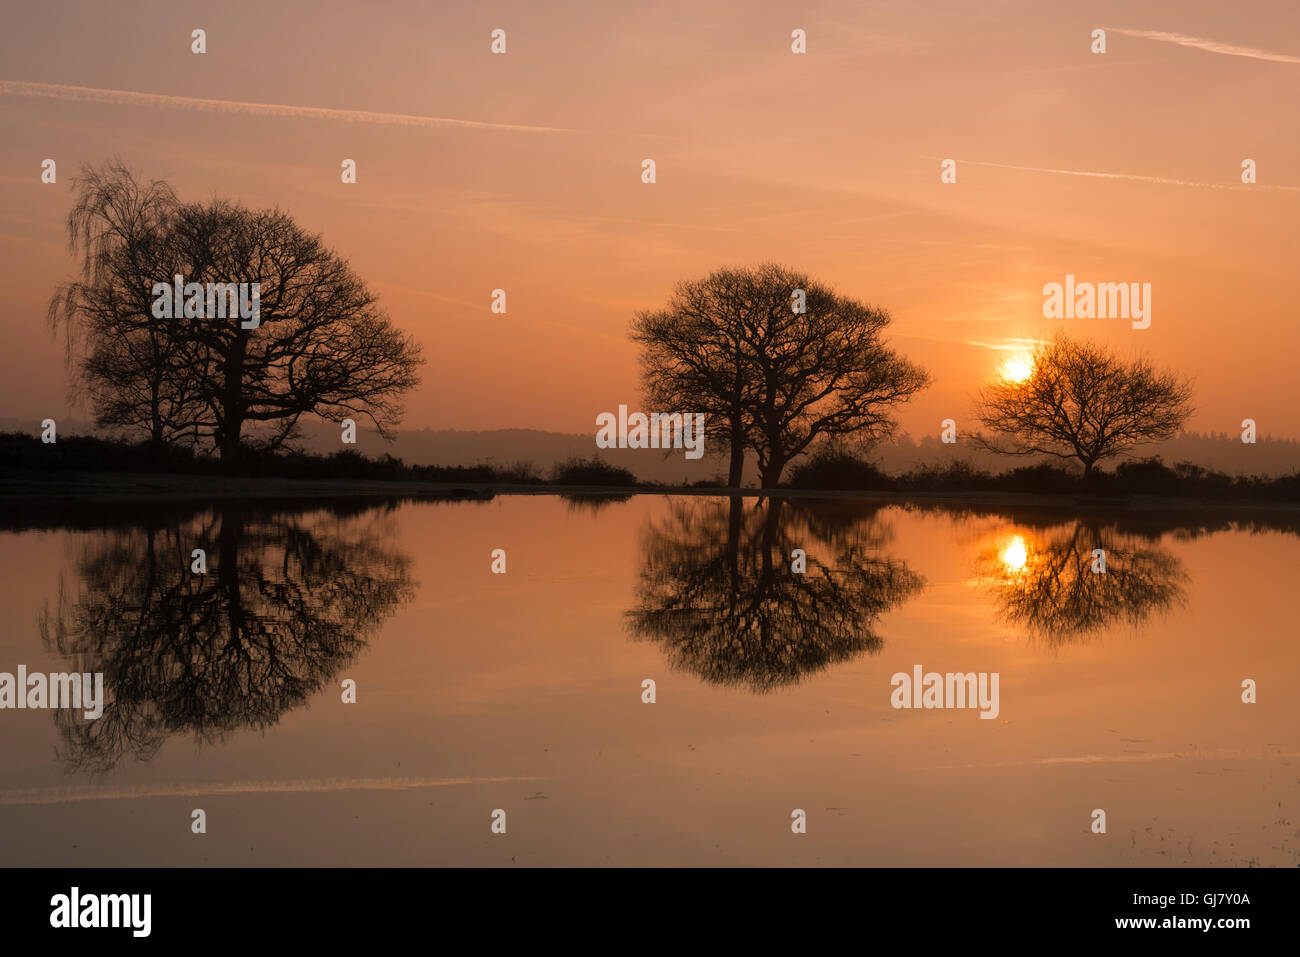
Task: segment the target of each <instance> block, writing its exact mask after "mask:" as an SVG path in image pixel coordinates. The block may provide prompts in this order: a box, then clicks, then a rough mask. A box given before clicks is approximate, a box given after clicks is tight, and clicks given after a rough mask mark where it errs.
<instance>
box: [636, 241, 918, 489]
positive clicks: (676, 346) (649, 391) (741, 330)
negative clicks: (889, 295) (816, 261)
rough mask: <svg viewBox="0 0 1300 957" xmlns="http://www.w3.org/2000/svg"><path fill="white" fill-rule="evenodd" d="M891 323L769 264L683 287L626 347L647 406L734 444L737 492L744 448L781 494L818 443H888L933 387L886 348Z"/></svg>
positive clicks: (640, 320) (645, 318)
mask: <svg viewBox="0 0 1300 957" xmlns="http://www.w3.org/2000/svg"><path fill="white" fill-rule="evenodd" d="M800 293H801V294H802V298H799V296H798V294H800ZM889 321H890V319H889V315H888V313H886V312H885V311H884V310H882V309H875V308H872V307H869V306H865V305H863V304H861V303H859V302H857V301H855V300H852V299H849V298H847V297H844V296H841V295H839V294H837V293H835V292H834V291H833V290H831V289H830V288H829V287H827V286H825V285H823V284H821V283H819V282H816V281H814V280H813V279H811V278H810V277H809V276H808V275H807V274H805V273H800V272H795V271H793V270H790V269H787V268H785V267H783V266H778V265H775V264H771V263H767V264H763V265H760V266H755V267H750V268H737V269H720V270H717V271H716V272H714V273H712V274H711V275H709V276H707V277H705V278H704V279H700V280H694V281H690V282H683V283H680V284H679V285H678V286H677V288H676V290H675V291H674V293H673V296H672V298H671V299H670V300H669V303H668V306H667V307H666V308H665V309H662V310H659V311H654V312H643V313H640V314H639V315H638V316H637V317H636V319H635V320H634V321H633V323H632V329H631V338H632V339H633V341H635V342H637V343H639V344H640V345H641V346H642V352H641V361H642V377H643V381H644V383H645V388H646V396H647V400H648V401H650V402H652V403H653V404H654V405H655V406H656V408H658V409H659V410H661V411H672V410H679V409H680V410H681V411H693V412H704V413H705V414H706V416H707V417H708V418H707V419H706V434H708V435H712V436H722V437H725V439H726V441H727V442H728V443H729V446H730V450H731V466H730V472H729V476H728V484H729V485H730V486H731V487H732V488H735V487H738V486H739V485H740V479H741V470H742V468H743V460H744V454H745V449H746V448H752V449H753V450H754V451H755V453H756V454H757V457H758V466H759V473H760V476H761V479H762V483H763V487H764V488H775V487H776V486H777V485H779V484H780V480H781V473H782V472H783V471H784V469H785V466H786V465H787V464H788V463H789V462H790V461H791V460H792V459H794V458H795V457H797V456H799V455H801V454H803V453H804V452H805V451H806V450H807V449H808V448H809V447H810V446H812V445H813V443H815V442H817V441H818V440H821V439H826V440H832V439H834V438H836V437H840V436H852V437H854V438H855V439H857V440H860V441H863V442H870V441H875V440H878V439H881V438H884V437H886V436H888V435H889V434H891V433H892V432H893V430H894V429H895V428H896V422H895V421H894V420H893V419H892V418H891V415H890V413H891V411H892V409H893V407H894V406H896V405H897V404H899V403H901V402H904V401H906V400H907V399H909V398H910V397H911V396H912V395H913V394H915V393H916V392H917V391H919V390H920V389H921V388H923V387H924V386H925V385H926V383H927V382H928V381H929V379H928V376H927V375H926V373H925V372H923V371H922V370H921V369H919V368H917V367H916V366H913V365H912V364H911V363H909V362H908V361H907V360H906V359H904V358H903V357H902V356H900V355H898V354H896V353H894V352H893V351H891V350H890V349H889V348H887V347H886V346H885V344H884V342H883V339H882V334H883V332H884V329H885V327H886V326H888V325H889Z"/></svg>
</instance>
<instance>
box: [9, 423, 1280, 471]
mask: <svg viewBox="0 0 1300 957" xmlns="http://www.w3.org/2000/svg"><path fill="white" fill-rule="evenodd" d="M58 427H59V434H61V435H98V434H102V433H100V432H99V431H97V430H95V429H94V428H93V427H92V426H91V424H90V423H88V422H85V421H79V420H74V419H67V420H64V421H60V422H59V426H58ZM0 431H17V432H30V433H32V434H36V433H39V431H40V424H39V422H35V421H27V420H18V419H0ZM301 445H302V447H303V448H304V449H305V450H306V451H309V452H314V453H319V454H328V453H330V452H336V451H338V450H339V449H341V448H343V445H342V444H341V443H340V441H339V429H338V427H337V426H335V425H332V424H314V425H310V426H307V427H306V429H305V436H304V438H303V439H302V442H301ZM352 448H355V449H356V450H357V451H359V452H362V453H364V454H366V455H375V456H382V455H384V454H389V455H393V456H395V457H397V458H400V459H402V460H403V461H404V462H406V463H408V464H410V465H478V464H481V463H489V464H495V465H499V466H505V465H510V464H513V463H515V462H531V463H532V464H533V465H535V466H537V468H538V470H539V471H540V472H541V473H542V474H543V475H549V473H550V470H551V468H552V467H554V466H555V465H556V464H557V463H559V462H562V461H564V460H565V459H568V458H572V457H575V456H580V457H583V458H586V457H590V456H593V455H595V456H596V457H598V458H599V459H601V460H602V461H604V462H607V463H609V464H610V465H613V466H617V467H619V468H625V469H628V470H629V471H631V472H632V473H633V474H634V475H636V476H637V477H638V478H640V479H642V480H645V481H652V482H666V483H673V484H679V483H680V484H687V485H688V484H692V483H694V482H698V481H702V480H705V479H710V478H713V477H714V476H717V475H725V474H726V471H727V456H726V455H725V454H720V453H722V450H719V451H715V452H712V453H710V454H706V455H705V456H704V457H703V458H702V459H699V460H696V461H691V460H688V459H687V458H686V457H685V456H684V454H683V453H682V451H681V450H675V451H670V452H667V453H665V452H662V451H658V450H650V449H644V450H642V449H598V448H596V442H595V434H594V431H593V433H592V434H590V435H577V434H573V433H566V432H544V431H540V430H537V429H493V430H490V431H482V432H476V431H466V430H462V429H406V430H402V431H399V432H398V434H397V438H396V440H394V441H393V442H391V443H389V442H384V441H383V440H382V439H380V438H379V437H378V436H377V435H375V434H374V433H373V432H367V431H366V430H364V429H358V430H357V444H356V445H355V446H352ZM1152 455H1159V456H1161V457H1162V458H1163V459H1164V461H1165V463H1166V464H1168V465H1174V464H1177V463H1178V462H1183V461H1188V462H1194V463H1196V464H1197V465H1201V466H1204V467H1206V468H1211V469H1216V470H1218V471H1222V472H1226V473H1228V474H1229V475H1289V474H1291V473H1293V472H1296V471H1300V442H1297V441H1295V440H1293V439H1269V438H1261V439H1260V440H1259V442H1258V443H1257V444H1255V445H1243V444H1242V443H1241V441H1240V439H1239V438H1238V437H1237V436H1230V435H1226V434H1222V433H1220V434H1218V435H1202V434H1199V433H1195V432H1192V433H1185V434H1184V435H1181V436H1179V437H1178V438H1176V439H1172V440H1170V441H1169V442H1165V443H1163V444H1160V445H1154V446H1148V447H1145V448H1142V449H1140V450H1138V455H1137V456H1135V457H1136V458H1147V457H1150V456H1152ZM866 457H867V458H868V459H870V460H871V461H874V462H875V463H876V464H877V465H878V466H879V467H880V468H881V469H882V470H884V471H886V472H891V473H897V472H905V471H908V470H909V469H912V468H915V467H917V466H920V465H944V464H946V463H948V462H951V461H953V460H954V459H961V460H965V461H967V462H970V463H971V464H972V465H975V466H977V467H979V468H982V469H986V470H989V471H992V472H1000V471H1003V470H1005V469H1008V468H1011V467H1013V466H1016V465H1028V464H1032V461H1031V460H1024V459H1012V458H1008V457H1005V456H998V455H993V454H992V453H990V452H986V451H983V450H981V449H978V448H975V447H974V446H973V445H972V444H971V443H970V441H969V440H963V439H961V438H959V440H958V442H957V443H956V444H955V445H944V444H942V443H941V442H940V441H939V440H938V438H937V437H935V436H924V437H922V438H921V439H920V440H919V441H918V440H915V439H913V438H912V437H911V436H910V435H906V434H904V435H901V436H899V437H898V438H897V439H895V440H893V441H891V442H885V443H882V444H880V445H878V446H876V447H875V448H873V449H872V450H871V451H870V452H868V453H867V455H866ZM749 458H750V461H749V462H748V463H747V464H748V465H749V468H747V469H746V484H757V481H756V474H755V470H754V467H753V466H754V463H753V455H752V454H751V455H750V457H749Z"/></svg>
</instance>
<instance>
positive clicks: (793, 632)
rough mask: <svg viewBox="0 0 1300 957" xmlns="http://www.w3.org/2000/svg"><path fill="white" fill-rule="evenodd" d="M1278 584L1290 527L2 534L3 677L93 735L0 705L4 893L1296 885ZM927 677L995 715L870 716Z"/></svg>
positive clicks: (148, 523)
mask: <svg viewBox="0 0 1300 957" xmlns="http://www.w3.org/2000/svg"><path fill="white" fill-rule="evenodd" d="M196 548H202V549H204V551H205V554H206V562H207V571H206V574H195V573H194V572H193V571H192V570H191V568H192V565H193V561H194V559H193V550H194V549H196ZM495 549H504V551H505V556H506V557H505V562H506V572H505V574H493V573H492V570H491V569H492V565H493V558H492V555H493V551H494V550H495ZM797 550H802V556H803V557H802V559H801V558H800V552H798V551H797ZM1098 550H1100V551H1102V552H1104V553H1105V562H1106V564H1105V573H1104V574H1099V573H1098V572H1096V571H1094V570H1093V569H1094V567H1095V564H1096V554H1097V552H1098ZM797 562H806V568H805V569H804V570H803V571H802V572H801V573H796V572H794V571H792V565H794V564H795V563H797ZM1297 567H1300V522H1297V521H1296V520H1295V519H1294V518H1291V519H1287V518H1274V519H1267V518H1266V519H1262V520H1261V519H1254V520H1251V521H1246V522H1241V521H1238V522H1227V521H1224V522H1218V521H1214V520H1207V519H1204V518H1198V517H1196V516H1192V517H1190V518H1185V519H1183V520H1176V519H1172V518H1161V517H1158V516H1154V515H1152V514H1149V513H1146V514H1144V513H1140V512H1132V513H1117V514H1098V513H1089V514H1087V515H1070V514H1062V513H1052V512H1043V511H1029V510H1016V509H1009V508H1003V509H997V508H983V509H974V510H964V511H963V510H954V509H951V508H940V507H929V508H915V507H912V508H903V507H900V506H896V505H882V504H879V503H870V502H863V501H820V502H802V503H798V502H791V501H787V502H784V503H781V502H773V501H771V500H766V499H762V500H756V499H752V498H751V499H746V500H744V501H743V502H741V501H740V500H730V499H726V498H709V497H671V496H637V497H633V498H630V499H626V500H621V501H620V500H613V499H577V500H573V499H569V500H566V499H563V498H559V497H554V496H519V497H512V496H506V497H498V498H496V499H494V500H492V501H488V502H405V503H388V504H384V505H378V506H375V505H372V504H369V503H360V504H358V503H353V504H351V505H346V506H336V507H329V508H326V507H322V506H320V505H319V504H317V505H310V504H309V505H303V506H300V507H294V506H288V505H285V504H283V503H281V504H272V505H257V504H240V505H232V506H220V507H215V508H214V507H197V506H196V507H194V508H186V507H180V506H168V507H162V506H151V507H149V508H144V509H140V508H134V509H133V508H126V507H121V506H113V507H111V508H105V509H103V510H102V511H100V512H95V511H93V510H90V511H87V512H85V513H84V514H77V515H71V514H68V513H63V514H55V513H50V514H48V515H41V514H33V513H30V512H28V513H26V514H22V513H19V512H16V511H15V512H13V513H11V514H6V515H3V516H0V570H2V574H0V609H2V611H3V621H4V623H5V627H4V630H3V633H0V672H8V673H16V671H17V668H18V666H19V665H25V666H26V668H27V670H28V672H29V673H32V672H102V673H103V675H104V684H105V702H104V711H103V714H102V716H101V717H100V718H98V719H97V720H93V721H89V720H86V719H85V718H84V717H83V716H82V715H81V713H80V712H72V711H68V710H26V709H24V710H16V709H6V710H3V711H0V861H3V862H4V863H5V864H7V865H39V864H61V865H63V864H66V865H115V864H122V865H147V864H154V865H259V864H277V865H286V864H306V865H331V864H359V865H440V864H449V865H465V864H505V865H510V864H515V865H557V864H558V865H567V864H617V865H635V864H645V865H670V864H691V865H722V864H733V865H734V864H740V865H789V864H834V865H981V864H990V865H1070V864H1081V865H1193V866H1196V865H1210V864H1215V865H1241V866H1245V865H1281V866H1295V865H1296V863H1297V861H1298V860H1300V856H1298V855H1300V806H1298V805H1300V703H1298V701H1300V698H1298V697H1297V694H1296V692H1297V679H1298V676H1300V667H1298V666H1300V644H1298V643H1297V640H1296V624H1295V611H1294V609H1295V591H1296V586H1295V584H1294V577H1295V573H1294V570H1295V569H1296V568H1297ZM918 666H919V667H920V668H921V669H922V670H923V671H924V672H927V673H928V672H939V673H948V672H963V673H965V672H976V673H987V674H997V675H998V677H999V682H998V686H997V687H998V692H999V693H998V706H997V713H996V716H995V717H989V718H984V717H981V714H980V711H979V710H978V709H973V708H946V709H944V708H933V709H926V708H918V709H911V708H909V709H896V708H894V707H893V706H892V704H891V699H893V697H894V689H893V687H892V685H891V679H892V676H893V675H895V674H896V673H905V674H907V675H908V676H911V675H912V674H913V672H914V669H916V668H917V667H918ZM348 679H350V680H351V681H352V682H355V698H356V700H355V703H345V702H344V700H343V698H344V687H343V686H344V683H345V681H346V680H348ZM646 679H652V680H653V682H654V697H655V700H654V702H653V703H646V702H645V701H644V700H643V697H645V696H647V692H646V691H644V690H643V689H644V687H645V685H644V684H643V683H644V682H645V681H646ZM1246 679H1252V680H1253V681H1254V682H1255V683H1256V687H1257V692H1256V693H1257V702H1256V703H1253V704H1252V703H1243V701H1242V695H1243V688H1242V683H1243V681H1245V680H1246ZM195 809H202V810H203V812H204V814H205V817H206V833H203V834H196V833H193V832H192V829H191V822H192V812H193V811H194V810H195ZM498 809H499V810H502V811H504V812H505V821H506V833H505V834H495V833H493V832H492V821H493V812H494V811H496V810H498ZM796 809H798V810H802V811H803V812H805V815H806V833H802V834H797V833H793V832H792V827H791V824H792V820H793V818H792V814H793V812H794V811H795V810H796ZM1096 810H1103V811H1104V812H1105V823H1106V831H1105V833H1094V820H1095V815H1094V811H1096Z"/></svg>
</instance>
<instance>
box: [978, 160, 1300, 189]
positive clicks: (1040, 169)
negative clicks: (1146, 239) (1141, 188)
mask: <svg viewBox="0 0 1300 957" xmlns="http://www.w3.org/2000/svg"><path fill="white" fill-rule="evenodd" d="M956 162H957V163H959V164H961V163H964V164H967V165H970V166H987V167H989V168H990V169H1014V170H1020V171H1021V172H1024V173H1052V174H1055V175H1057V176H1086V177H1090V178H1092V179H1119V180H1128V181H1130V182H1134V183H1157V184H1159V185H1161V186H1193V187H1196V188H1197V189H1250V190H1263V191H1265V192H1286V193H1295V192H1300V186H1278V185H1273V184H1268V183H1258V184H1255V183H1252V184H1249V185H1247V184H1246V183H1200V182H1197V181H1195V180H1188V179H1175V178H1173V177H1169V176H1142V175H1141V174H1139V173H1101V172H1094V171H1092V170H1085V169H1054V168H1052V167H1050V166H1015V165H1012V164H1011V163H986V162H983V161H981V160H970V159H959V160H957V161H956Z"/></svg>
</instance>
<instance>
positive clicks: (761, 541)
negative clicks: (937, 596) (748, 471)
mask: <svg viewBox="0 0 1300 957" xmlns="http://www.w3.org/2000/svg"><path fill="white" fill-rule="evenodd" d="M670 509H671V511H670V513H669V515H668V518H667V519H666V520H664V521H661V522H654V523H651V524H650V525H649V526H648V527H647V529H646V531H645V533H644V538H643V544H642V552H643V564H642V569H641V574H640V580H639V583H638V586H637V604H636V606H635V607H634V608H633V609H631V610H630V611H628V612H627V623H628V627H629V630H630V631H631V632H632V634H633V636H634V637H637V638H640V639H644V640H650V641H655V642H658V643H659V644H660V645H661V647H662V648H663V650H664V653H665V655H666V656H667V659H668V662H669V665H670V666H671V667H674V668H678V669H683V670H686V671H690V672H692V673H694V674H697V675H699V676H700V677H702V678H703V679H704V680H705V681H708V682H710V683H712V684H718V685H729V686H741V687H745V688H747V689H748V690H750V691H754V692H759V693H762V692H767V691H771V690H773V689H775V688H779V687H782V686H787V685H792V684H794V683H796V682H798V681H799V680H801V679H802V678H804V677H805V676H807V675H809V674H812V673H814V672H817V671H820V670H822V669H824V668H826V667H828V666H829V665H831V664H834V663H837V662H842V661H848V660H850V659H852V658H854V657H856V656H857V655H860V654H864V653H866V654H871V653H875V652H877V651H879V649H880V646H881V639H880V638H879V636H877V635H876V634H875V633H874V632H873V631H872V626H873V625H874V623H875V621H876V619H877V618H878V617H879V616H880V615H881V614H883V613H884V612H885V611H886V610H887V609H889V608H890V607H892V606H893V605H894V604H896V603H897V602H900V601H902V600H904V599H906V598H908V597H910V596H911V595H913V594H915V593H916V592H917V591H919V590H920V588H921V579H920V578H919V577H918V576H917V575H915V574H914V573H913V572H911V571H910V570H909V569H908V568H907V567H906V566H905V565H904V564H903V563H901V562H898V561H893V560H890V559H888V558H884V557H880V556H879V555H878V554H875V552H876V551H878V549H879V546H880V545H881V544H882V543H883V542H884V541H887V539H888V536H889V533H888V527H887V526H885V525H884V524H883V523H882V522H881V521H880V520H879V518H878V517H877V516H876V514H875V512H874V510H873V509H872V508H870V507H867V508H865V509H862V508H858V509H849V510H842V509H841V510H836V509H833V508H818V507H817V506H812V507H809V506H803V505H800V506H792V505H789V504H784V503H783V502H782V500H781V499H779V498H770V499H766V500H757V501H755V502H754V503H752V504H750V505H746V504H745V502H744V500H743V499H742V498H741V497H739V496H734V497H731V498H730V499H728V500H722V499H711V498H710V499H704V498H701V499H693V500H676V501H673V502H672V503H671V504H670ZM796 548H800V549H803V550H804V552H805V553H806V555H807V570H806V572H804V573H803V574H796V573H794V572H793V571H792V570H791V562H792V558H791V553H792V552H793V551H794V549H796Z"/></svg>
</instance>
